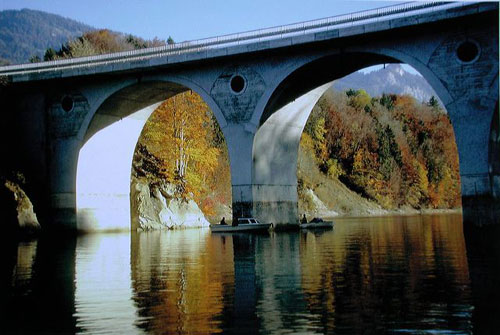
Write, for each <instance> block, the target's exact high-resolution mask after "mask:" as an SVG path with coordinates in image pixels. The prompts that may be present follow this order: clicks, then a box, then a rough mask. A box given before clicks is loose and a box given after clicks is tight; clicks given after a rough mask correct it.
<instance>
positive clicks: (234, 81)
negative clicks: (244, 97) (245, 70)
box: [230, 74, 246, 94]
mask: <svg viewBox="0 0 500 335" xmlns="http://www.w3.org/2000/svg"><path fill="white" fill-rule="evenodd" d="M230 85H231V90H232V91H233V92H234V93H236V94H240V93H242V92H243V90H244V89H245V85H246V81H245V78H243V77H242V76H240V75H239V74H237V75H235V76H233V78H231V82H230Z"/></svg>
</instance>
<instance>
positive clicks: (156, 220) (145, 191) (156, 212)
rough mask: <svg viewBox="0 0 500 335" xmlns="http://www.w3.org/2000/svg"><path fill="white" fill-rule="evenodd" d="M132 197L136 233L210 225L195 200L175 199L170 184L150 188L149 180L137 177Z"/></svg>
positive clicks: (133, 222)
mask: <svg viewBox="0 0 500 335" xmlns="http://www.w3.org/2000/svg"><path fill="white" fill-rule="evenodd" d="M131 196H132V200H131V210H132V213H133V215H132V229H133V230H154V229H185V228H202V227H208V226H209V225H210V223H209V222H208V221H207V220H206V219H205V216H204V215H203V213H202V211H201V210H200V208H199V207H198V205H197V204H196V203H195V202H194V201H193V200H183V199H177V198H175V197H174V192H173V189H172V188H171V186H170V185H168V184H161V185H159V186H156V185H154V186H150V185H149V183H148V182H147V181H145V180H141V179H136V178H134V179H133V181H132V190H131Z"/></svg>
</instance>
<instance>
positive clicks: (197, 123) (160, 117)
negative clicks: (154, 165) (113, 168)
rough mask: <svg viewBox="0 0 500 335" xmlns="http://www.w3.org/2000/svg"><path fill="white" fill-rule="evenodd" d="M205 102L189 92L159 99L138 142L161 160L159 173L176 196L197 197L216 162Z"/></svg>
mask: <svg viewBox="0 0 500 335" xmlns="http://www.w3.org/2000/svg"><path fill="white" fill-rule="evenodd" d="M213 122H214V120H213V118H212V117H211V112H210V110H209V108H208V106H207V105H206V104H205V103H204V102H203V100H202V99H201V97H200V96H199V95H197V94H194V93H192V92H185V93H181V94H178V95H176V96H174V97H172V98H170V99H167V100H166V101H165V102H163V103H162V104H161V105H160V106H159V107H158V108H157V109H156V111H155V112H154V113H153V115H152V116H151V119H150V120H149V121H148V122H147V123H146V125H145V127H144V130H143V133H142V135H141V139H140V143H139V145H142V146H144V147H146V148H147V151H148V152H150V153H151V154H152V155H153V156H154V157H156V158H157V159H159V160H160V161H161V165H162V167H161V169H159V170H158V172H159V174H161V176H162V177H163V179H164V180H165V181H167V182H168V183H170V184H173V185H174V186H175V190H176V195H177V196H178V197H180V198H184V199H187V198H197V197H199V196H200V194H201V193H202V190H203V189H204V188H205V187H206V184H207V180H208V179H209V176H210V175H212V174H213V173H214V171H215V169H216V167H217V164H218V156H219V154H220V149H219V148H217V147H216V146H214V145H213V144H214V141H213V135H214V133H213V131H211V125H212V123H213Z"/></svg>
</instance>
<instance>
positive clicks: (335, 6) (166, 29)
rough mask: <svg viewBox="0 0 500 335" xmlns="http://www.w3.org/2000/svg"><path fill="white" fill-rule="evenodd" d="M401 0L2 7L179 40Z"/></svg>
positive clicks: (71, 2) (161, 0)
mask: <svg viewBox="0 0 500 335" xmlns="http://www.w3.org/2000/svg"><path fill="white" fill-rule="evenodd" d="M397 3H401V1H356V0H351V1H343V0H340V1H338V0H300V1H299V0H245V1H234V0H233V1H230V0H81V1H75V0H0V10H5V9H22V8H30V9H37V10H42V11H45V12H49V13H53V14H58V15H61V16H64V17H67V18H71V19H73V20H77V21H80V22H82V23H85V24H88V25H90V26H93V27H95V28H107V29H111V30H114V31H118V32H123V33H130V34H133V35H136V36H139V37H142V38H146V39H152V38H154V37H158V38H160V39H167V38H168V37H169V36H172V38H173V39H174V40H175V41H176V42H182V41H188V40H194V39H199V38H205V37H212V36H219V35H224V34H230V33H236V32H242V31H247V30H253V29H258V28H268V27H274V26H278V25H284V24H290V23H295V22H302V21H307V20H314V19H319V18H323V17H329V16H335V15H339V14H346V13H352V12H356V11H360V10H365V9H370V8H377V7H383V6H388V5H394V4H397Z"/></svg>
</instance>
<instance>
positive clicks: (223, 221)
mask: <svg viewBox="0 0 500 335" xmlns="http://www.w3.org/2000/svg"><path fill="white" fill-rule="evenodd" d="M220 224H221V225H223V226H225V225H227V223H226V218H225V217H224V216H223V217H222V220H220Z"/></svg>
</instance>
